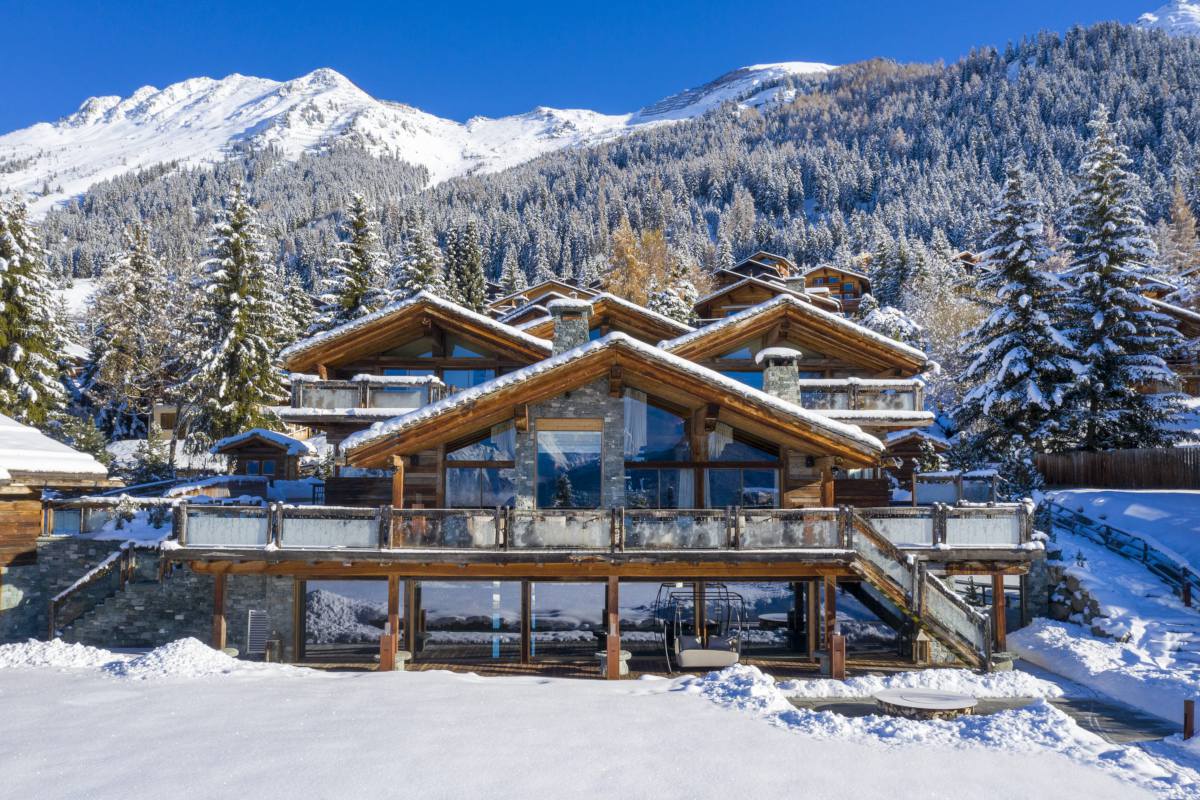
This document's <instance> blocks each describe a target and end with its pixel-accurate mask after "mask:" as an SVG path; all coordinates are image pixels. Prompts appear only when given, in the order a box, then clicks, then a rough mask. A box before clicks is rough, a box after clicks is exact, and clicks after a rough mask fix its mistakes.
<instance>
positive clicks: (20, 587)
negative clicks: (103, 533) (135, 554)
mask: <svg viewBox="0 0 1200 800" xmlns="http://www.w3.org/2000/svg"><path fill="white" fill-rule="evenodd" d="M120 546H121V543H120V542H97V541H92V540H91V539H78V538H74V537H54V538H49V537H45V538H41V539H38V541H37V563H35V564H30V565H28V566H21V567H4V568H0V642H17V641H24V640H26V639H29V638H35V639H44V638H46V635H47V633H48V627H49V624H50V621H49V613H50V598H52V597H54V596H55V595H57V594H58V593H59V592H61V591H62V590H64V589H66V588H68V587H69V586H70V585H71V584H73V583H75V581H77V580H79V578H80V577H82V576H83V575H85V574H87V572H88V571H89V570H91V569H92V568H94V567H96V566H97V565H99V564H100V563H101V562H102V561H104V559H106V558H108V557H109V556H110V555H112V554H113V553H114V552H116V551H117V550H118V549H119V548H120ZM114 584H115V577H114V578H112V579H109V580H104V581H101V582H100V583H99V584H97V585H95V586H93V587H91V588H90V589H88V590H85V593H84V597H83V601H84V602H86V603H89V604H90V603H92V602H98V601H99V600H100V598H102V597H103V596H104V595H106V594H109V593H111V592H113V591H114V590H115V585H114Z"/></svg>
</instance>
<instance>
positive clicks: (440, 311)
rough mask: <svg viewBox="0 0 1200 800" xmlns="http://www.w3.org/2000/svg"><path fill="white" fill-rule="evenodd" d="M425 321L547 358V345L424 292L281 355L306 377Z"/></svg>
mask: <svg viewBox="0 0 1200 800" xmlns="http://www.w3.org/2000/svg"><path fill="white" fill-rule="evenodd" d="M424 319H429V320H431V321H437V322H440V323H442V324H444V325H446V326H447V327H450V328H452V329H455V330H460V331H465V332H468V333H470V334H471V335H473V336H474V337H475V338H477V339H481V340H482V341H484V342H485V343H487V344H489V345H492V346H495V347H497V348H498V349H503V350H508V351H510V352H517V353H520V354H521V355H523V356H525V357H526V358H529V359H530V360H537V359H539V358H545V357H546V356H548V355H549V354H550V352H551V349H552V347H551V344H550V342H548V341H546V340H544V339H539V338H537V337H536V336H530V335H529V334H528V333H525V332H524V331H520V330H517V329H516V328H514V327H512V326H511V325H505V324H504V323H503V322H497V321H496V320H494V319H492V318H491V317H488V316H485V315H483V314H479V313H476V312H474V311H471V310H470V309H467V308H463V307H462V306H460V305H458V304H457V303H452V302H450V301H449V300H446V299H444V298H441V297H438V296H437V295H435V294H431V293H429V292H419V293H417V294H415V295H413V296H412V297H409V298H407V299H405V300H401V301H399V302H396V303H392V304H390V305H388V306H385V307H383V308H381V309H379V310H378V311H375V312H373V313H371V314H368V315H366V316H365V317H360V318H359V319H356V320H353V321H351V322H347V323H345V324H343V325H339V326H337V327H336V328H332V329H330V330H327V331H324V332H322V333H318V334H316V335H315V336H310V337H309V338H307V339H302V340H301V341H299V342H296V343H295V344H293V345H292V346H290V347H287V348H285V349H284V350H283V352H282V353H280V358H282V359H283V363H284V366H285V367H286V368H287V369H289V370H291V371H293V372H306V371H308V370H311V369H313V368H314V367H315V366H316V365H317V364H319V363H327V362H330V361H333V360H335V359H338V358H347V357H349V356H352V355H366V354H370V353H372V352H376V351H378V350H379V349H381V348H383V347H384V345H385V344H386V343H387V342H388V341H390V340H392V339H394V338H395V337H396V335H397V334H398V333H401V332H403V331H404V330H405V329H406V328H419V327H421V326H422V322H423V320H424Z"/></svg>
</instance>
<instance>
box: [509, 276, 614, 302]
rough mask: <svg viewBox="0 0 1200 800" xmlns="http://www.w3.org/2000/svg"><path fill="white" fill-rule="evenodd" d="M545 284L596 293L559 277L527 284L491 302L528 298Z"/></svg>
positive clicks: (591, 293) (588, 293) (587, 293)
mask: <svg viewBox="0 0 1200 800" xmlns="http://www.w3.org/2000/svg"><path fill="white" fill-rule="evenodd" d="M543 286H562V287H563V288H566V289H571V290H572V291H580V292H583V293H584V294H586V295H593V294H595V292H594V291H592V290H591V289H588V288H587V287H584V286H576V285H574V284H572V283H567V282H566V281H564V280H560V279H558V278H550V279H548V280H544V281H542V282H541V283H535V284H534V285H533V286H526V287H525V288H524V289H518V290H517V291H515V292H509V293H508V294H506V295H504V296H503V297H497V298H496V299H495V300H493V301H492V302H491V304H490V305H493V306H497V305H500V304H502V303H504V302H506V301H508V300H515V299H517V298H518V297H520V298H526V299H527V298H528V297H529V295H531V294H533V293H534V292H536V291H537V290H538V289H540V288H542V287H543Z"/></svg>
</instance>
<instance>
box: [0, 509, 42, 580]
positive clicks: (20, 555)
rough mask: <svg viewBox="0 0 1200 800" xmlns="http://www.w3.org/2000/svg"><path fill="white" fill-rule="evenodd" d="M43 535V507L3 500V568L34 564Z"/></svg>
mask: <svg viewBox="0 0 1200 800" xmlns="http://www.w3.org/2000/svg"><path fill="white" fill-rule="evenodd" d="M41 532H42V503H41V501H40V500H37V499H8V498H0V566H10V565H18V564H28V563H32V562H33V561H34V560H36V558H37V538H38V535H39V534H41Z"/></svg>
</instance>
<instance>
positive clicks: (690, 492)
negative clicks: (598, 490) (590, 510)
mask: <svg viewBox="0 0 1200 800" xmlns="http://www.w3.org/2000/svg"><path fill="white" fill-rule="evenodd" d="M625 505H627V506H629V507H630V508H693V507H695V505H696V495H695V483H694V479H693V477H692V471H691V470H690V469H676V468H673V467H671V468H663V469H641V468H635V469H630V468H628V467H626V469H625Z"/></svg>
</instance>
